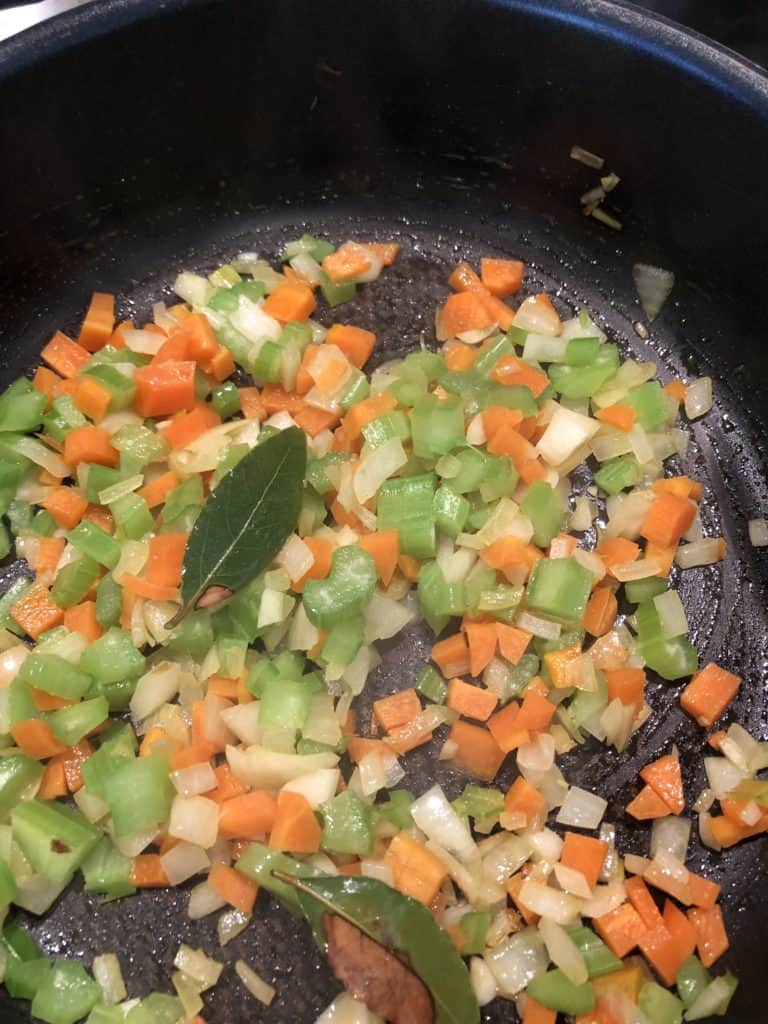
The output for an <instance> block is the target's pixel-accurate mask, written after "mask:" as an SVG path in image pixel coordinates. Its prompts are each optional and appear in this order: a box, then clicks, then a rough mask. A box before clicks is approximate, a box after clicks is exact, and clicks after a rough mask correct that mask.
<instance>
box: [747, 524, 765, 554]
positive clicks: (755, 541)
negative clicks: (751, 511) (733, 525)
mask: <svg viewBox="0 0 768 1024" xmlns="http://www.w3.org/2000/svg"><path fill="white" fill-rule="evenodd" d="M747 528H748V530H749V542H750V544H751V545H752V547H754V548H764V547H766V546H768V520H765V519H750V520H749V522H748V523H747Z"/></svg>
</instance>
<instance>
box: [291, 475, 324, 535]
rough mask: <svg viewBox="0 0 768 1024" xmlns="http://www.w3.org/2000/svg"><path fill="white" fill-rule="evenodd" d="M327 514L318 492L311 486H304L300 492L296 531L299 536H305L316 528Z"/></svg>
mask: <svg viewBox="0 0 768 1024" xmlns="http://www.w3.org/2000/svg"><path fill="white" fill-rule="evenodd" d="M327 515H328V509H327V508H326V507H325V503H324V501H323V499H322V498H321V497H320V495H319V494H316V493H315V491H314V490H313V489H312V488H311V487H307V486H306V485H305V486H304V489H303V491H302V494H301V508H300V510H299V521H298V524H297V527H296V528H297V531H298V534H299V536H300V537H307V536H309V535H311V534H313V533H315V531H316V530H318V529H319V528H320V527H321V526H322V525H323V523H324V522H325V518H326V516H327Z"/></svg>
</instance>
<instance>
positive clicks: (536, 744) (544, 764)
mask: <svg viewBox="0 0 768 1024" xmlns="http://www.w3.org/2000/svg"><path fill="white" fill-rule="evenodd" d="M554 763H555V741H554V740H553V739H552V737H551V736H550V735H549V734H548V733H546V732H543V733H540V734H539V735H538V736H537V737H536V739H535V740H532V741H531V742H530V743H524V744H523V745H522V746H520V747H518V748H517V767H518V769H519V770H520V772H521V773H522V774H523V775H524V776H525V778H527V779H529V780H530V778H531V776H534V777H535V776H536V775H537V774H542V773H543V772H546V771H548V770H549V769H550V768H551V767H552V766H553V764H554ZM534 785H535V783H534Z"/></svg>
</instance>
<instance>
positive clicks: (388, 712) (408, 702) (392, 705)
mask: <svg viewBox="0 0 768 1024" xmlns="http://www.w3.org/2000/svg"><path fill="white" fill-rule="evenodd" d="M420 712H421V701H420V700H419V697H418V694H417V693H416V691H415V690H414V689H408V690H398V692H397V693H391V694H390V695H389V696H388V697H382V698H381V699H380V700H377V701H374V703H373V713H374V715H375V716H376V721H377V722H378V723H379V725H380V726H381V728H382V729H384V731H385V732H392V731H393V730H394V729H399V728H400V726H402V725H406V724H407V723H408V722H410V721H411V720H412V719H414V718H415V717H416V715H418V714H419V713H420Z"/></svg>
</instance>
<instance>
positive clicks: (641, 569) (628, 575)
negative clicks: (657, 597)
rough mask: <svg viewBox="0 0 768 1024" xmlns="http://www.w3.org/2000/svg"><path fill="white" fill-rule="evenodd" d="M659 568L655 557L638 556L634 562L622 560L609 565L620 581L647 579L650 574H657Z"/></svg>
mask: <svg viewBox="0 0 768 1024" xmlns="http://www.w3.org/2000/svg"><path fill="white" fill-rule="evenodd" d="M660 570H661V566H660V565H659V563H658V562H657V561H656V559H655V558H638V559H637V560H636V561H634V562H623V563H622V564H621V565H614V566H612V567H611V572H612V573H613V575H614V576H615V577H616V579H617V580H619V581H620V582H621V583H629V582H631V581H634V580H647V579H648V578H649V577H651V576H658V575H659V571H660ZM671 593H673V591H671Z"/></svg>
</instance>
